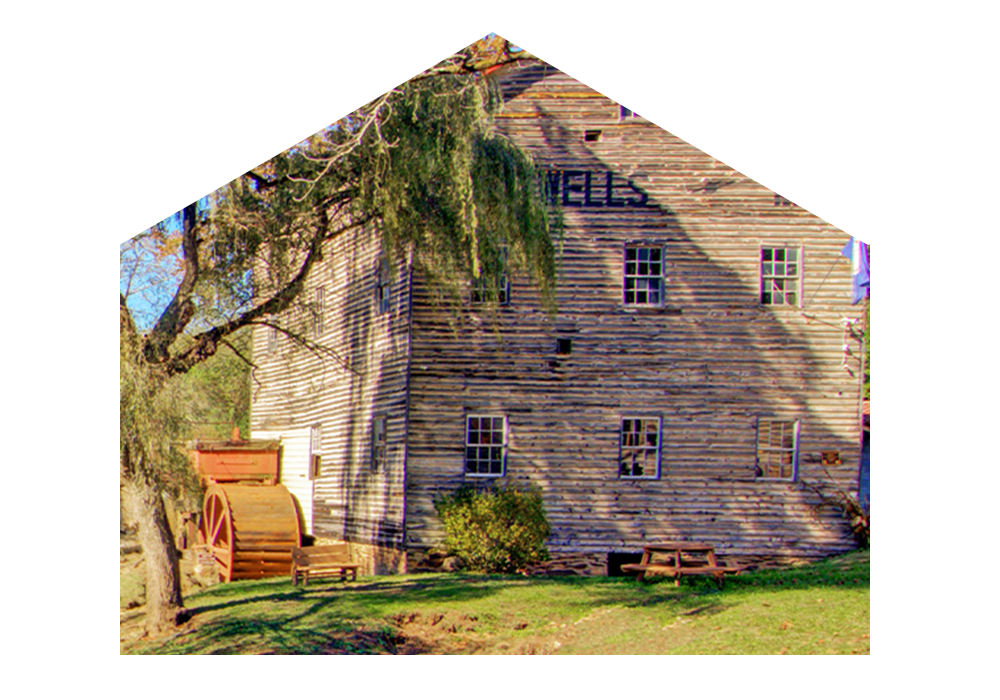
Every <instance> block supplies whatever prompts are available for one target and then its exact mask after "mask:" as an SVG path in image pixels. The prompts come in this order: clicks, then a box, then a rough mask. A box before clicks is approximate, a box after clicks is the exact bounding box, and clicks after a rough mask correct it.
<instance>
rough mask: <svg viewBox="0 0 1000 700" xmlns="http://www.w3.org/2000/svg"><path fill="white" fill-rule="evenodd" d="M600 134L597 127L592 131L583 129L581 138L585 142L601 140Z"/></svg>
mask: <svg viewBox="0 0 1000 700" xmlns="http://www.w3.org/2000/svg"><path fill="white" fill-rule="evenodd" d="M601 134H602V132H601V131H600V130H598V129H595V130H593V131H584V132H583V140H584V141H585V142H587V143H597V142H598V141H600V140H601Z"/></svg>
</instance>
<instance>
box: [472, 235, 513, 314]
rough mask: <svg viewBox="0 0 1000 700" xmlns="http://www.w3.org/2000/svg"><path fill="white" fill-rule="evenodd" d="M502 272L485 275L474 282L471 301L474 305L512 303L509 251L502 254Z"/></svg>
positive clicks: (502, 251) (503, 251)
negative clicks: (508, 268) (508, 274)
mask: <svg viewBox="0 0 1000 700" xmlns="http://www.w3.org/2000/svg"><path fill="white" fill-rule="evenodd" d="M500 264H501V267H502V269H501V271H500V272H497V273H494V274H483V275H482V276H480V277H477V278H475V279H473V280H472V284H471V290H470V295H469V301H471V302H472V303H473V304H485V303H486V302H496V303H497V304H501V305H502V304H509V303H510V279H509V278H508V277H507V270H506V268H507V251H506V250H505V249H504V250H501V252H500Z"/></svg>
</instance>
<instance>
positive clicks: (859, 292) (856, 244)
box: [840, 237, 871, 304]
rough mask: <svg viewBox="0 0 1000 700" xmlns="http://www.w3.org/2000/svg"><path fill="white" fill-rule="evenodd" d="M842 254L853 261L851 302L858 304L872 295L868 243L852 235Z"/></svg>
mask: <svg viewBox="0 0 1000 700" xmlns="http://www.w3.org/2000/svg"><path fill="white" fill-rule="evenodd" d="M840 254H841V255H843V256H844V257H846V258H847V259H848V260H850V261H851V303H852V304H857V303H858V302H859V301H861V300H862V299H865V298H868V297H870V296H871V273H870V271H869V267H868V244H867V243H862V242H861V241H859V240H858V239H856V238H854V237H852V238H851V240H850V241H849V242H848V243H847V245H845V246H844V249H843V250H842V251H840Z"/></svg>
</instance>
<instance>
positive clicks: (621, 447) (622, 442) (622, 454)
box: [618, 414, 663, 480]
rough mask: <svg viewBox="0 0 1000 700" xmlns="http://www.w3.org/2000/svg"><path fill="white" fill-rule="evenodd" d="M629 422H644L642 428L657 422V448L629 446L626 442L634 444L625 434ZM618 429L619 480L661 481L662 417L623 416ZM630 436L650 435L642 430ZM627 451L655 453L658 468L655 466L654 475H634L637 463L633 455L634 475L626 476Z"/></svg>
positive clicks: (631, 433)
mask: <svg viewBox="0 0 1000 700" xmlns="http://www.w3.org/2000/svg"><path fill="white" fill-rule="evenodd" d="M627 421H631V422H635V421H642V427H643V428H644V427H645V423H646V422H652V421H655V422H656V445H655V446H649V445H639V444H635V445H627V444H626V442H632V440H627V439H626V432H625V427H626V425H625V424H626V422H627ZM618 428H619V429H618V478H619V479H637V480H642V479H645V480H655V479H659V478H660V459H661V451H662V446H663V421H662V420H661V418H660V416H651V415H631V414H630V415H627V416H622V417H621V420H620V421H619V424H618ZM628 435H639V436H641V435H649V432H648V431H647V430H642V431H641V432H639V433H636V432H634V431H630V432H629V433H628ZM627 450H634V451H635V452H636V453H645V454H649V453H650V452H652V453H654V458H653V459H654V460H655V465H656V466H655V469H654V470H653V473H652V474H640V475H636V474H635V473H634V468H635V464H636V461H635V459H634V455H633V456H632V457H633V458H632V460H631V463H632V468H631V469H630V471H632V472H633V473H629V474H626V473H625V471H626V470H625V462H626V459H627V456H626V451H627Z"/></svg>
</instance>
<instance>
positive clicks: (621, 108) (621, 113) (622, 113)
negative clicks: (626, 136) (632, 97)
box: [618, 105, 639, 122]
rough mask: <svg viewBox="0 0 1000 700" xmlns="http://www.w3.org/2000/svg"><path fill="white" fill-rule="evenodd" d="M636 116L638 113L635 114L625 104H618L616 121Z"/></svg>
mask: <svg viewBox="0 0 1000 700" xmlns="http://www.w3.org/2000/svg"><path fill="white" fill-rule="evenodd" d="M638 116H639V115H638V114H636V113H635V112H633V111H632V110H631V109H629V108H628V107H626V106H625V105H618V121H620V122H622V121H626V120H628V119H634V118H635V117H638Z"/></svg>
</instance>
